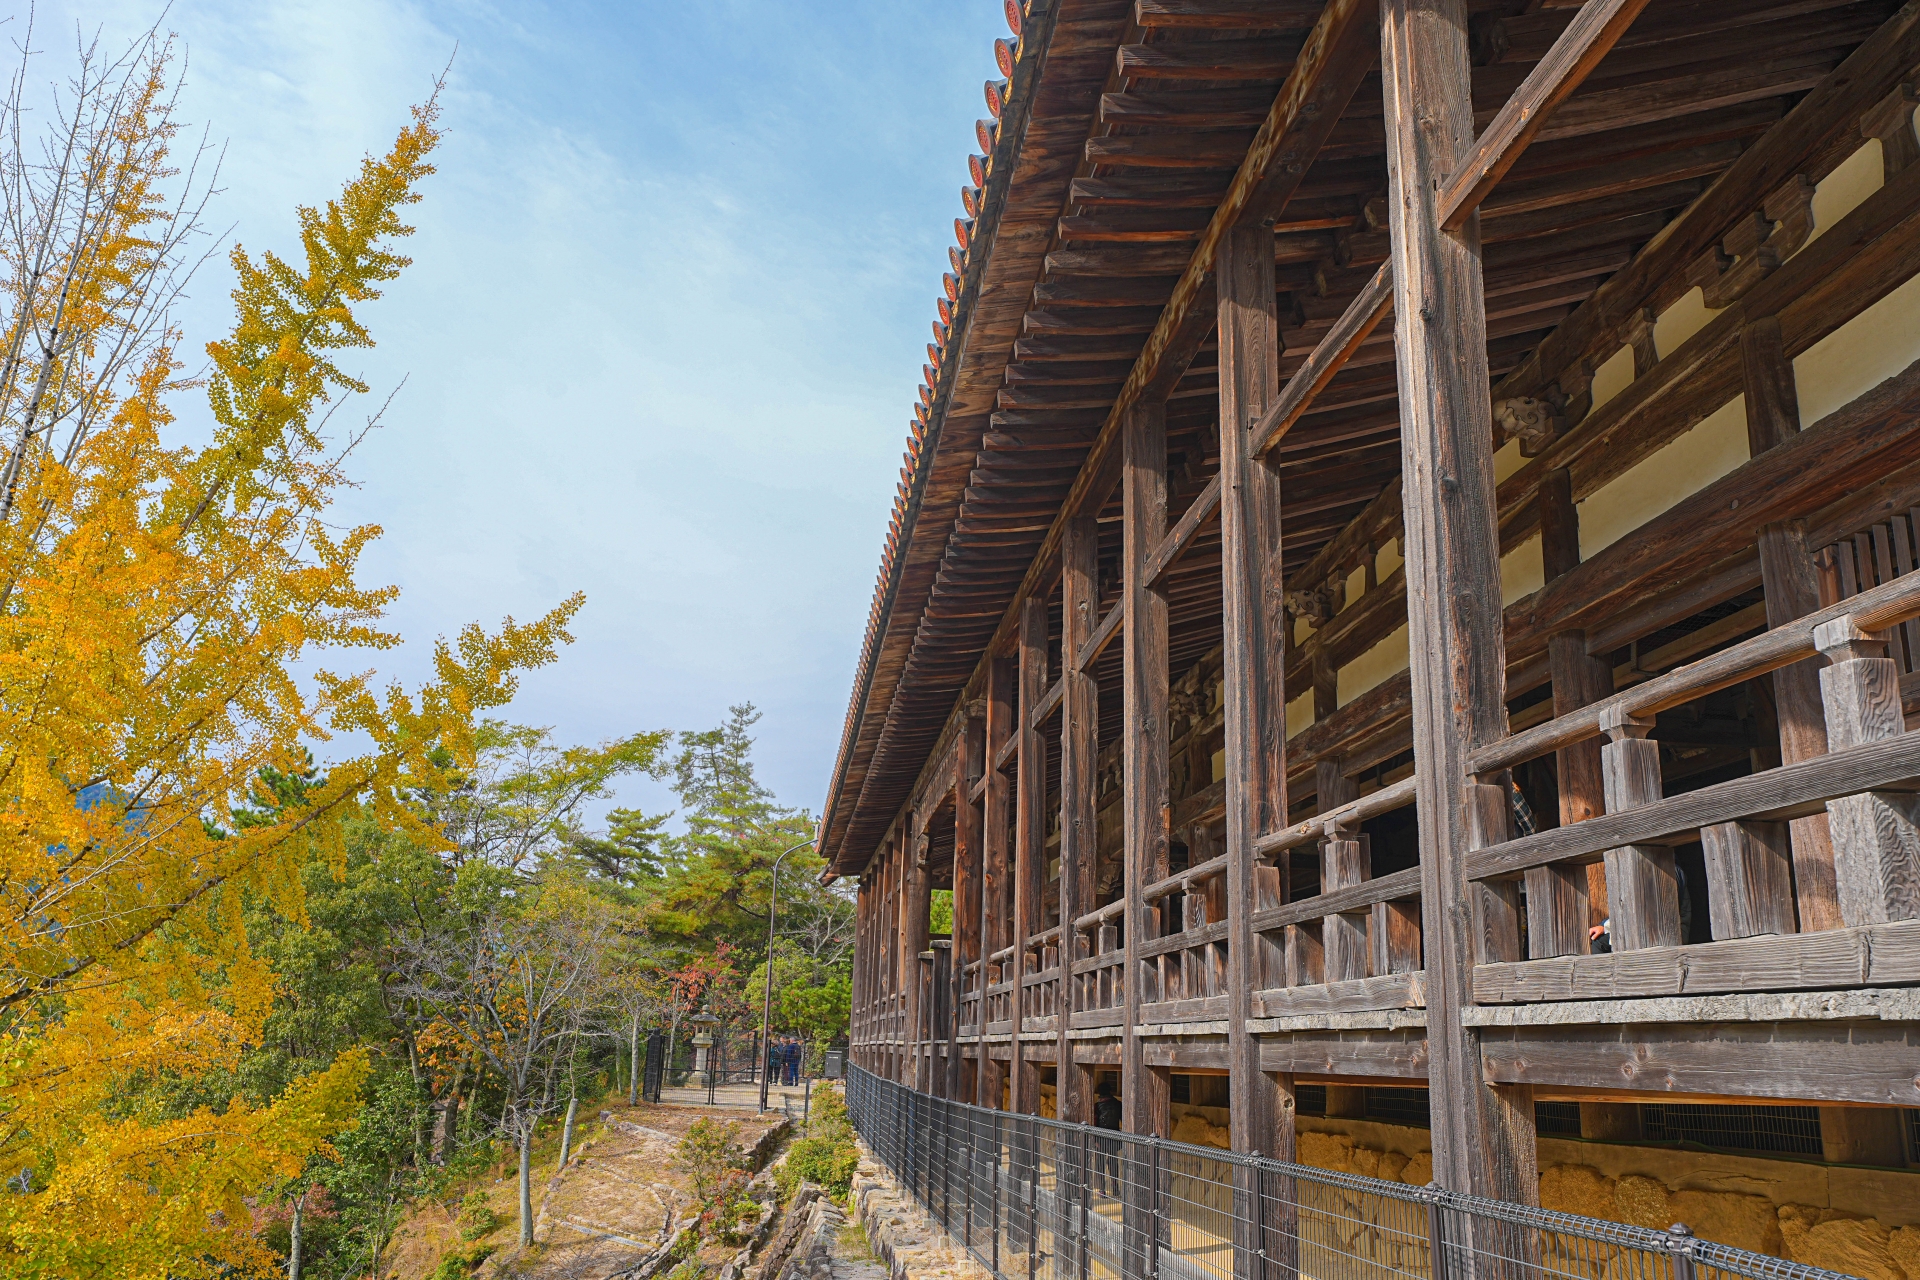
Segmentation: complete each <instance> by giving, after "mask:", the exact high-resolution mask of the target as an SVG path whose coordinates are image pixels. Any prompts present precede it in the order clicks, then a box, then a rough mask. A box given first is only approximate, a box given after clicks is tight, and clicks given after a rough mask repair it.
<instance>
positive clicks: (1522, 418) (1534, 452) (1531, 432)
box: [1493, 396, 1559, 458]
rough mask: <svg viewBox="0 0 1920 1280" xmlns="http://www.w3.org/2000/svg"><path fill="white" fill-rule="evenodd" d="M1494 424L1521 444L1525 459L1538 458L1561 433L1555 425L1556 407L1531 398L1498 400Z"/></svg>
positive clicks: (1494, 408) (1495, 407) (1503, 433)
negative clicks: (1554, 408) (1554, 409)
mask: <svg viewBox="0 0 1920 1280" xmlns="http://www.w3.org/2000/svg"><path fill="white" fill-rule="evenodd" d="M1493 422H1494V425H1495V426H1497V427H1499V428H1500V432H1501V434H1502V435H1504V436H1506V437H1507V438H1508V439H1509V440H1518V441H1519V442H1520V456H1521V457H1523V458H1533V457H1538V456H1539V454H1540V451H1541V450H1543V449H1545V448H1546V447H1547V446H1548V445H1549V444H1551V443H1553V438H1554V437H1555V436H1556V435H1558V434H1559V431H1558V430H1557V429H1556V427H1555V425H1554V414H1553V406H1552V405H1550V404H1548V403H1547V402H1546V401H1545V400H1535V399H1533V398H1531V397H1529V396H1516V397H1514V398H1513V399H1511V400H1501V401H1497V402H1496V403H1495V404H1494V406H1493Z"/></svg>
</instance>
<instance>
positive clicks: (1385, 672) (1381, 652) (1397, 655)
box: [1338, 626, 1407, 707]
mask: <svg viewBox="0 0 1920 1280" xmlns="http://www.w3.org/2000/svg"><path fill="white" fill-rule="evenodd" d="M1406 669H1407V629H1406V627H1405V626H1402V627H1401V628H1400V629H1399V630H1398V631H1396V632H1394V633H1393V634H1392V635H1390V636H1388V637H1387V638H1386V639H1385V640H1382V641H1381V642H1380V643H1379V644H1377V645H1375V646H1373V648H1371V649H1369V650H1367V651H1366V652H1365V653H1363V654H1361V655H1360V656H1359V657H1357V658H1355V659H1354V660H1353V661H1352V662H1349V663H1348V664H1347V665H1346V666H1344V667H1342V668H1340V672H1339V676H1338V689H1339V696H1340V705H1341V706H1343V707H1344V706H1346V705H1347V704H1348V703H1349V702H1352V701H1353V700H1354V699H1355V698H1357V697H1359V696H1360V695H1361V694H1363V693H1365V692H1366V691H1367V690H1369V689H1371V688H1373V687H1374V686H1375V685H1377V684H1379V683H1380V682H1381V681H1382V680H1385V679H1387V678H1388V677H1390V676H1395V675H1398V674H1399V673H1400V672H1402V671H1405V670H1406Z"/></svg>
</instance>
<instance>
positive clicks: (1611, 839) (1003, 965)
mask: <svg viewBox="0 0 1920 1280" xmlns="http://www.w3.org/2000/svg"><path fill="white" fill-rule="evenodd" d="M1916 530H1920V512H1916V513H1914V514H1911V515H1907V516H1895V517H1890V518H1889V519H1887V520H1884V521H1882V522H1880V523H1879V524H1877V525H1874V526H1870V527H1869V528H1867V529H1866V530H1864V531H1862V532H1861V533H1860V534H1858V535H1857V536H1852V537H1848V538H1845V539H1842V540H1840V541H1838V542H1836V543H1833V544H1831V545H1830V546H1828V547H1825V548H1821V549H1820V550H1818V551H1816V552H1815V553H1814V558H1815V564H1816V566H1817V568H1818V569H1819V570H1820V573H1821V578H1822V581H1821V584H1820V585H1821V598H1822V599H1823V600H1833V601H1834V602H1833V603H1831V604H1829V605H1827V606H1826V607H1823V608H1821V609H1819V610H1818V611H1816V612H1814V613H1812V614H1809V615H1808V616H1806V617H1804V618H1801V619H1798V620H1796V621H1793V622H1790V623H1787V624H1785V625H1782V626H1778V627H1775V628H1774V629H1772V630H1769V631H1766V632H1763V633H1761V634H1759V635H1757V636H1754V637H1753V638H1751V639H1749V640H1746V641H1744V642H1741V643H1739V644H1735V645H1733V646H1731V647H1728V648H1725V649H1722V650H1720V651H1718V652H1714V653H1711V654H1709V655H1708V656H1706V657H1704V658H1701V659H1699V660H1697V661H1695V662H1692V663H1690V664H1688V665H1685V666H1681V667H1677V668H1674V669H1673V670H1670V671H1667V672H1665V673H1663V674H1659V675H1655V676H1652V677H1651V678H1648V679H1645V680H1644V681H1642V682H1641V683H1638V684H1635V685H1632V686H1631V687H1628V688H1625V689H1623V690H1621V691H1620V692H1618V693H1615V694H1614V695H1613V696H1612V697H1609V698H1606V699H1603V700H1601V701H1599V702H1596V703H1593V704H1591V705H1589V706H1586V707H1582V708H1580V709H1578V710H1576V711H1573V712H1570V713H1568V714H1566V715H1562V716H1558V717H1555V718H1553V719H1550V720H1547V721H1545V722H1543V723H1540V724H1537V725H1534V726H1532V727H1529V728H1527V729H1525V730H1523V731H1520V732H1516V733H1512V734H1509V735H1508V736H1506V737H1504V738H1501V739H1499V740H1498V741H1495V742H1491V743H1488V744H1486V745H1485V746H1482V747H1480V748H1478V749H1476V750H1474V751H1472V752H1470V753H1469V755H1468V758H1467V766H1468V768H1469V770H1470V771H1471V776H1470V777H1469V778H1468V779H1467V785H1469V786H1470V787H1472V788H1474V796H1473V799H1474V802H1475V803H1474V804H1473V806H1472V807H1471V813H1472V815H1473V819H1474V821H1473V826H1474V828H1475V830H1474V832H1473V840H1472V843H1473V845H1474V852H1473V853H1472V854H1471V856H1470V860H1469V862H1468V865H1467V868H1466V871H1467V879H1468V882H1469V884H1470V886H1471V898H1472V904H1473V910H1474V914H1475V930H1474V933H1475V938H1476V947H1477V950H1476V954H1475V956H1474V960H1475V964H1476V969H1475V974H1474V998H1475V999H1476V1000H1477V1001H1479V1002H1482V1003H1510V1002H1515V1001H1529V1000H1542V999H1578V998H1583V997H1585V998H1593V997H1598V996H1627V995H1634V994H1650V993H1665V992H1677V991H1688V992H1696V991H1712V990H1746V989H1755V990H1759V989H1767V988H1769V987H1773V988H1787V989H1791V988H1798V987H1808V986H1810V985H1821V984H1826V985H1859V984H1860V983H1862V982H1866V981H1870V980H1872V981H1920V834H1917V832H1916V824H1917V823H1920V733H1908V732H1906V725H1905V719H1904V716H1903V711H1902V698H1901V689H1902V683H1903V677H1905V678H1906V679H1905V681H1904V683H1905V684H1906V685H1907V687H1908V688H1909V690H1912V691H1915V692H1920V689H1916V686H1920V677H1914V675H1913V673H1914V671H1915V668H1916V665H1917V664H1920V572H1916V569H1920V544H1917V543H1916V541H1915V532H1916ZM1836 597H1837V598H1836ZM1815 659H1818V660H1822V661H1823V662H1824V664H1825V665H1824V668H1823V669H1822V671H1821V672H1820V689H1821V712H1822V714H1823V715H1824V717H1825V722H1826V729H1827V738H1828V747H1829V750H1828V752H1827V754H1824V755H1818V756H1814V757H1811V758H1808V759H1802V760H1799V761H1797V762H1793V763H1788V764H1785V765H1781V766H1779V767H1776V768H1771V769H1765V770H1762V771H1759V772H1755V773H1751V774H1748V775H1746V776H1742V777H1737V778H1733V779H1731V780H1729V781H1725V782H1719V783H1716V784H1713V785H1710V786H1705V787H1701V788H1699V789H1697V790H1693V791H1688V792H1685V793H1682V794H1679V795H1672V796H1668V795H1665V794H1664V793H1663V783H1662V778H1661V770H1660V764H1659V755H1658V751H1659V747H1658V744H1657V743H1656V742H1655V741H1654V740H1653V739H1652V738H1651V737H1650V736H1649V734H1650V731H1651V730H1652V729H1653V727H1654V724H1655V720H1656V717H1657V716H1659V714H1660V713H1662V712H1664V711H1670V710H1673V709H1675V708H1678V707H1681V706H1684V705H1686V704H1688V703H1690V702H1693V701H1696V700H1698V699H1701V698H1703V697H1706V696H1707V695H1709V694H1712V693H1714V692H1716V691H1719V690H1723V689H1726V688H1729V687H1731V686H1734V685H1737V684H1740V683H1741V682H1744V681H1748V680H1752V679H1754V678H1756V677H1760V676H1765V675H1767V674H1768V673H1770V672H1774V671H1779V670H1781V669H1783V668H1786V667H1789V666H1791V665H1793V664H1795V663H1799V662H1804V661H1808V660H1815ZM1596 737H1598V738H1604V739H1605V742H1604V744H1603V746H1602V748H1601V755H1602V762H1603V763H1602V772H1603V779H1604V782H1605V791H1606V811H1605V812H1604V813H1603V814H1601V815H1600V816H1597V817H1594V818H1592V819H1590V820H1588V821H1585V822H1579V823H1574V824H1570V825H1566V826H1560V827H1556V828H1553V829H1550V830H1546V831H1541V832H1538V833H1536V834H1531V835H1521V836H1516V835H1515V834H1514V832H1513V830H1512V813H1513V810H1512V796H1513V792H1512V786H1511V783H1510V782H1509V780H1508V774H1507V771H1509V770H1511V769H1513V768H1514V767H1515V766H1518V765H1521V764H1523V763H1525V762H1527V761H1529V760H1532V759H1535V758H1537V757H1540V756H1544V755H1547V754H1549V753H1552V752H1555V751H1559V750H1562V749H1564V748H1567V747H1571V746H1575V745H1577V744H1579V743H1582V742H1585V741H1589V740H1591V739H1594V738H1596ZM1414 795H1415V784H1414V780H1413V779H1412V778H1406V779H1403V780H1400V781H1397V782H1394V783H1392V784H1390V785H1388V786H1385V787H1381V788H1380V789H1378V790H1376V791H1374V792H1372V793H1370V794H1368V795H1365V796H1362V797H1360V798H1359V799H1357V800H1354V801H1351V802H1349V803H1346V804H1343V805H1340V806H1338V807H1336V808H1333V809H1331V810H1330V811H1328V812H1325V813H1321V814H1317V815H1315V816H1314V817H1312V818H1309V819H1307V820H1305V821H1303V822H1299V823H1296V824H1294V825H1292V826H1290V827H1287V828H1285V829H1283V830H1281V831H1277V832H1274V833H1272V834H1269V835H1267V836H1264V837H1262V838H1260V839H1259V840H1257V841H1256V842H1255V845H1254V849H1255V853H1256V855H1257V856H1258V857H1259V858H1260V859H1261V863H1260V864H1259V865H1257V866H1256V868H1255V884H1254V888H1255V893H1256V899H1255V902H1254V904H1253V905H1254V910H1253V916H1252V926H1253V931H1254V938H1255V943H1256V946H1257V947H1258V948H1259V951H1260V955H1259V958H1258V964H1257V965H1256V966H1255V967H1254V968H1253V970H1252V971H1253V973H1254V974H1255V975H1256V981H1257V982H1258V984H1259V989H1258V991H1257V994H1256V999H1255V1002H1254V1012H1255V1014H1256V1016H1262V1017H1282V1016H1286V1015H1289V1014H1299V1013H1317V1012H1338V1011H1346V1010H1362V1009H1391V1008H1398V1007H1405V1006H1416V1007H1417V1006H1420V1005H1422V1004H1424V994H1423V987H1424V972H1423V956H1422V938H1421V913H1420V890H1421V868H1419V867H1412V868H1408V869H1406V870H1401V871H1395V872H1392V873H1390V874H1387V875H1382V876H1378V877H1375V876H1373V875H1372V867H1371V859H1370V856H1369V855H1370V850H1369V847H1368V844H1367V840H1366V837H1365V836H1364V835H1363V834H1362V833H1361V826H1362V824H1363V823H1365V822H1366V821H1368V820H1369V819H1372V818H1376V817H1378V816H1380V815H1382V814H1385V813H1388V812H1391V811H1393V810H1396V809H1400V808H1404V807H1405V806H1407V805H1409V804H1412V803H1413V801H1414ZM1820 813H1825V814H1827V815H1828V826H1829V828H1830V832H1831V845H1832V876H1833V884H1834V889H1833V891H1832V892H1833V893H1834V894H1835V895H1836V897H1837V900H1838V906H1839V913H1840V917H1841V919H1842V920H1843V922H1844V925H1845V927H1844V928H1840V929H1826V930H1823V931H1817V932H1816V931H1803V926H1802V924H1801V923H1800V921H1799V919H1798V918H1797V913H1796V909H1795V903H1796V876H1797V875H1799V876H1804V875H1806V874H1808V871H1809V869H1808V868H1801V869H1800V870H1798V871H1796V867H1795V863H1794V857H1795V854H1794V849H1793V846H1792V843H1791V839H1790V835H1789V832H1788V830H1787V826H1786V824H1787V823H1789V822H1790V821H1792V820H1794V819H1797V818H1802V817H1806V816H1809V815H1815V814H1820ZM1695 842H1697V843H1698V844H1699V845H1700V846H1701V849H1702V851H1703V856H1704V865H1705V868H1706V876H1705V883H1704V884H1699V885H1696V884H1693V883H1692V882H1691V880H1689V883H1688V886H1687V887H1688V891H1689V897H1690V899H1691V902H1692V908H1693V911H1694V913H1695V914H1696V917H1697V916H1699V915H1700V914H1701V913H1704V917H1705V919H1706V921H1707V928H1706V931H1707V932H1709V933H1710V934H1711V937H1712V941H1711V942H1701V943H1695V944H1691V945H1689V943H1688V941H1687V938H1686V937H1685V936H1684V935H1683V933H1682V920H1681V914H1680V905H1679V891H1680V874H1679V872H1678V870H1677V868H1676V862H1675V850H1676V848H1678V847H1681V846H1685V845H1689V844H1693V843H1695ZM1309 846H1318V849H1319V856H1320V860H1321V888H1320V892H1319V893H1317V894H1314V895H1312V896H1307V897H1302V898H1300V899H1298V900H1296V901H1291V902H1289V901H1287V900H1286V895H1285V886H1284V885H1283V884H1282V878H1281V870H1280V868H1279V867H1277V866H1274V865H1268V862H1269V860H1279V856H1280V855H1283V854H1285V853H1286V852H1287V851H1289V850H1293V849H1303V848H1307V847H1309ZM1593 864H1602V865H1603V866H1604V867H1605V878H1606V883H1607V886H1608V908H1609V911H1610V922H1609V934H1608V938H1609V942H1610V945H1611V953H1609V954H1595V953H1594V951H1593V947H1592V943H1591V939H1590V938H1589V936H1588V904H1587V893H1588V889H1587V885H1588V868H1589V867H1590V866H1591V865H1593ZM1226 871H1227V862H1226V859H1225V858H1224V857H1219V858H1213V859H1211V860H1209V861H1206V862H1203V863H1200V864H1198V865H1196V866H1193V867H1190V868H1187V869H1185V870H1183V871H1181V872H1179V873H1177V874H1174V875H1171V876H1168V877H1166V878H1165V879H1163V880H1161V881H1159V882H1157V883H1154V884H1150V885H1148V886H1146V887H1145V889H1144V890H1143V891H1142V895H1141V896H1142V898H1143V899H1144V902H1145V904H1146V910H1145V912H1144V916H1143V925H1144V928H1143V930H1142V934H1143V936H1142V937H1141V938H1140V939H1139V940H1138V943H1137V946H1136V947H1135V951H1136V953H1137V955H1138V956H1139V958H1140V967H1139V970H1138V972H1137V973H1136V974H1135V975H1134V980H1135V981H1136V982H1137V983H1138V984H1139V998H1140V1003H1141V1017H1142V1020H1143V1021H1145V1022H1148V1023H1155V1022H1175V1021H1192V1020H1199V1019H1210V1018H1219V1017H1224V1016H1225V1007H1226V1000H1225V997H1226V994H1227V992H1226V980H1227V954H1228V950H1227V949H1228V946H1229V939H1228V937H1227V925H1226V906H1227V881H1226ZM1124 916H1125V906H1124V902H1121V901H1116V902H1113V903H1110V904H1108V905H1106V906H1104V907H1101V908H1100V909H1098V910H1096V911H1093V912H1089V913H1087V914H1086V915H1083V916H1080V917H1079V918H1078V919H1076V920H1074V921H1072V922H1071V924H1070V926H1069V927H1068V928H1066V929H1065V930H1062V929H1061V928H1060V927H1058V926H1056V927H1054V928H1051V929H1048V930H1046V931H1044V932H1041V933H1038V934H1036V935H1034V936H1032V937H1031V938H1029V939H1027V940H1026V946H1025V948H1024V950H1022V951H1021V952H1020V953H1019V954H1018V955H1016V953H1015V949H1014V948H1012V947H1007V948H1003V949H1002V950H1000V951H997V952H995V953H993V954H991V955H989V956H987V957H985V958H984V960H981V961H976V962H974V963H972V964H969V965H966V966H965V967H964V969H963V971H962V980H961V996H960V1004H959V1008H958V1010H957V1014H958V1019H959V1023H960V1029H961V1034H963V1035H977V1034H981V1033H987V1034H1004V1033H1007V1032H1010V1031H1012V1030H1014V1029H1015V1028H1014V1016H1015V999H1014V996H1015V990H1016V984H1017V985H1018V987H1019V989H1020V991H1021V993H1022V995H1023V996H1024V1001H1023V1013H1024V1018H1023V1021H1022V1024H1021V1027H1020V1029H1021V1030H1026V1031H1046V1030H1053V1029H1057V1027H1058V1023H1057V1021H1056V1019H1057V1018H1058V1017H1059V1016H1060V1015H1061V1014H1063V1013H1064V1012H1065V1011H1066V1010H1067V1009H1068V1008H1069V1007H1070V1008H1072V1009H1073V1011H1074V1013H1073V1025H1074V1026H1076V1027H1092V1026H1106V1025H1114V1024H1117V1023H1118V1022H1119V1021H1120V1020H1121V1017H1122V1010H1123V1007H1124V1004H1125V997H1126V988H1125V981H1126V977H1127V973H1126V958H1125V957H1126V952H1125V947H1124V941H1125V937H1124V927H1125V921H1124ZM1063 937H1064V938H1065V939H1066V942H1065V943H1064V945H1063V942H1062V938H1063ZM1063 957H1070V959H1068V960H1064V962H1063ZM1069 990H1071V992H1072V994H1073V997H1074V998H1073V1001H1072V1003H1071V1005H1069V1004H1068V1003H1067V1001H1066V998H1065V997H1066V995H1067V993H1068V991H1069ZM862 1022H863V1023H864V1025H865V1026H866V1027H867V1028H868V1032H867V1038H868V1039H869V1040H884V1039H888V1038H894V1037H899V1036H904V1035H905V1033H906V1027H905V1025H904V1022H905V1009H904V1006H903V1003H902V1001H901V998H900V997H898V996H888V997H883V998H881V999H879V1000H877V1001H875V1002H874V1003H873V1005H872V1006H871V1008H870V1009H869V1010H867V1011H866V1013H865V1014H864V1017H863V1018H862Z"/></svg>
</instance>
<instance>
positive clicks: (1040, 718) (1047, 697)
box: [1031, 677, 1067, 729]
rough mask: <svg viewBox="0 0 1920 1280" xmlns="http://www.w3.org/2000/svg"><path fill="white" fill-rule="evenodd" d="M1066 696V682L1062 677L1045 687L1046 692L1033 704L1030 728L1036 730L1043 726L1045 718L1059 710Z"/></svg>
mask: <svg viewBox="0 0 1920 1280" xmlns="http://www.w3.org/2000/svg"><path fill="white" fill-rule="evenodd" d="M1066 696H1067V682H1066V680H1065V678H1064V677H1063V678H1061V679H1059V680H1055V681H1054V682H1053V683H1052V684H1051V685H1049V686H1047V691H1046V692H1045V693H1044V694H1042V695H1041V696H1040V701H1038V702H1037V703H1035V704H1034V707H1033V720H1032V722H1031V723H1032V726H1033V727H1034V728H1035V729H1038V728H1039V727H1040V726H1041V725H1043V724H1045V723H1046V722H1047V717H1048V716H1050V715H1052V714H1053V713H1054V712H1056V711H1058V710H1059V709H1060V704H1061V702H1063V701H1064V700H1065V699H1066Z"/></svg>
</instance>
